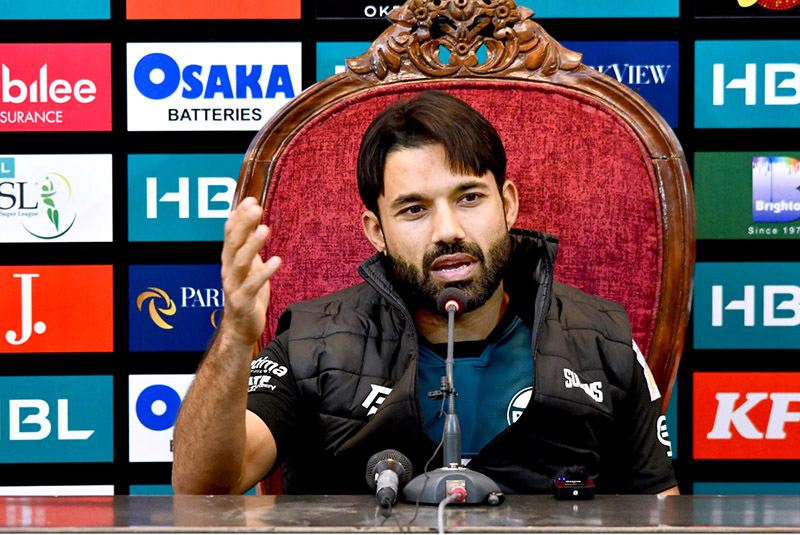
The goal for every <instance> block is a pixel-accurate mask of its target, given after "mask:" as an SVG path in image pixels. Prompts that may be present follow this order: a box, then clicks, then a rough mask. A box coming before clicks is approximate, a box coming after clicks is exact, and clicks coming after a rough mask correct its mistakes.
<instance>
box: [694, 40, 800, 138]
mask: <svg viewBox="0 0 800 535" xmlns="http://www.w3.org/2000/svg"><path fill="white" fill-rule="evenodd" d="M798 57H800V41H697V42H696V43H695V80H696V82H695V83H696V87H695V126H696V127H698V128H794V127H795V126H796V125H797V124H798V122H800V63H798V62H797V58H798Z"/></svg>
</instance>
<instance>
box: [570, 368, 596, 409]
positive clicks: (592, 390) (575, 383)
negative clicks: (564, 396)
mask: <svg viewBox="0 0 800 535" xmlns="http://www.w3.org/2000/svg"><path fill="white" fill-rule="evenodd" d="M564 379H566V381H564V386H565V387H567V388H580V389H581V390H583V391H584V392H585V393H586V395H587V396H589V397H590V398H592V399H593V400H595V401H597V402H598V403H602V402H603V391H602V388H603V383H601V382H600V381H594V382H592V383H585V382H583V381H581V379H580V377H578V374H577V373H575V372H574V371H572V370H570V369H569V368H564Z"/></svg>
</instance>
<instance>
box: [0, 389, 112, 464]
mask: <svg viewBox="0 0 800 535" xmlns="http://www.w3.org/2000/svg"><path fill="white" fill-rule="evenodd" d="M112 398H113V386H112V377H110V376H93V377H92V376H80V377H77V376H57V377H56V376H41V377H0V424H2V425H0V462H7V463H32V462H107V461H112V460H113V444H112V436H113V424H112V421H113V420H112V417H113V416H112V406H113V404H112V403H111V401H112Z"/></svg>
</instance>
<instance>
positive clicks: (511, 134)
mask: <svg viewBox="0 0 800 535" xmlns="http://www.w3.org/2000/svg"><path fill="white" fill-rule="evenodd" d="M532 15H533V12H532V11H531V10H529V9H527V8H524V7H520V6H516V5H515V4H514V2H513V1H512V0H409V1H408V2H406V4H405V5H403V6H401V7H399V8H396V9H395V10H394V11H392V12H391V14H390V19H391V21H392V25H391V26H390V27H389V28H388V29H386V31H384V33H383V34H382V35H381V36H380V37H378V39H377V40H375V42H374V43H373V44H372V46H371V47H370V48H369V50H368V51H367V52H366V53H365V54H363V55H362V56H359V57H357V58H351V59H348V60H347V69H346V71H345V72H343V73H340V74H337V75H335V76H332V77H330V78H328V79H325V80H323V81H321V82H319V83H317V84H315V85H313V86H312V87H310V88H308V89H307V90H306V91H304V92H303V93H302V94H300V95H299V96H297V97H296V98H295V99H294V100H292V101H291V102H290V103H289V104H288V105H287V106H285V107H284V108H283V109H282V110H281V111H280V112H279V113H277V114H276V115H275V116H274V117H273V118H272V119H271V120H270V121H269V122H268V123H267V124H266V125H265V126H264V127H263V128H262V129H261V130H260V131H259V133H258V134H257V135H256V137H255V139H254V140H253V142H252V144H251V145H250V148H249V150H248V152H247V155H246V158H245V161H244V164H243V166H242V171H241V175H240V178H239V183H238V187H237V191H236V198H235V202H238V201H239V199H241V198H243V197H245V196H254V197H256V198H258V199H260V200H261V203H262V205H263V206H264V222H265V223H266V224H267V225H269V227H270V228H271V229H272V236H271V238H270V240H269V243H268V250H265V251H263V255H264V257H265V258H266V257H267V256H269V255H279V256H281V257H282V258H283V260H284V264H283V266H282V268H281V271H280V273H279V274H278V275H277V276H276V277H275V279H274V280H273V286H272V296H273V297H272V301H271V303H270V307H269V311H268V314H267V330H266V332H265V333H264V336H263V340H262V342H263V343H267V342H268V341H269V339H270V337H271V334H272V333H274V329H275V326H276V322H277V318H278V315H279V314H280V312H281V311H282V310H283V309H284V308H285V307H286V306H287V305H288V304H289V303H291V302H294V301H297V300H302V299H308V298H312V297H315V296H318V295H322V294H324V293H327V292H330V291H332V290H336V289H340V288H343V287H346V286H348V285H352V284H355V283H357V282H360V278H359V276H358V274H357V267H358V264H359V263H360V262H361V261H362V260H364V259H365V258H367V257H368V256H370V255H371V254H372V253H373V252H374V251H373V250H372V248H371V246H370V245H369V243H368V242H367V240H366V238H364V236H363V234H362V230H361V223H360V215H361V212H362V211H363V209H364V208H363V206H362V203H361V201H360V198H359V196H358V191H357V185H356V156H357V154H358V147H359V143H360V140H361V136H362V134H363V132H364V130H365V129H366V127H367V125H368V124H369V123H370V122H371V120H372V119H373V117H374V116H375V115H376V114H377V113H378V112H379V111H380V110H382V109H383V108H385V107H386V106H387V105H388V104H390V103H391V102H393V101H395V100H397V99H402V98H408V97H410V96H411V95H413V94H415V93H417V92H419V91H423V90H427V89H441V90H444V91H448V92H450V93H452V94H453V95H455V96H457V97H459V98H461V99H463V100H465V101H466V102H468V103H470V104H471V105H472V106H473V107H475V108H476V109H477V110H478V111H479V112H480V113H482V114H483V115H484V116H485V117H487V118H488V119H489V121H491V122H492V123H493V124H494V125H495V127H496V129H497V131H498V132H499V134H500V136H501V138H502V139H503V142H504V144H505V147H506V152H507V154H508V178H509V179H511V180H513V181H514V182H516V184H517V185H518V187H519V190H520V193H521V200H520V205H521V214H520V217H519V219H518V222H517V225H518V226H520V227H523V228H533V229H536V230H541V231H544V232H548V233H550V234H554V235H556V236H558V237H559V238H560V246H559V253H558V259H557V262H556V278H557V279H559V280H561V281H563V282H566V283H569V284H572V285H574V286H577V287H579V288H581V289H583V290H585V291H587V292H589V293H591V294H595V295H599V296H601V297H605V298H607V299H611V300H614V301H618V302H621V303H623V304H624V305H625V307H626V309H627V311H628V314H629V317H630V320H631V325H632V328H633V333H634V339H635V340H636V341H637V343H638V345H639V346H640V347H641V348H642V351H643V352H644V354H645V355H646V358H647V360H648V362H649V364H650V367H651V369H652V371H653V374H654V376H655V378H656V382H657V384H658V387H659V389H660V391H661V393H662V396H663V398H662V399H663V405H664V408H666V404H667V401H668V399H669V396H670V392H671V390H672V385H673V382H674V380H675V375H676V372H677V366H678V361H679V360H680V356H681V351H682V347H683V341H684V335H685V331H686V326H687V322H688V316H689V308H690V295H691V290H692V280H693V272H694V259H695V251H694V247H695V219H694V201H693V196H692V187H691V182H690V177H689V171H688V167H687V164H686V160H685V157H684V154H683V151H682V149H681V147H680V144H679V143H678V141H677V139H676V137H675V135H674V133H673V132H672V130H671V129H670V127H669V126H668V125H667V123H666V122H665V121H664V120H663V119H662V118H661V117H660V116H659V114H658V113H657V112H656V111H655V110H654V109H653V108H652V107H651V106H650V105H649V104H647V102H645V101H644V100H642V99H641V98H640V97H639V96H638V95H637V94H636V93H635V92H633V91H631V90H630V89H628V88H627V87H626V86H624V85H623V84H621V83H619V82H617V81H616V80H614V79H612V78H610V77H608V76H606V75H603V74H600V73H598V72H597V71H595V70H593V69H591V68H589V67H587V66H585V65H583V64H582V63H581V55H580V54H578V53H576V52H572V51H569V50H567V49H565V48H564V47H562V46H561V45H560V44H559V43H557V42H556V41H555V40H554V39H553V38H551V37H550V36H549V35H548V34H547V33H546V32H545V31H544V30H543V29H542V28H541V26H539V24H537V23H536V22H534V21H533V20H532V19H531V17H532ZM445 50H446V52H445ZM445 54H447V55H449V59H448V60H447V61H442V59H443V58H444V56H445ZM484 54H485V58H486V59H485V61H481V60H480V59H479V57H484Z"/></svg>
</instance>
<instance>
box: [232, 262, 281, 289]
mask: <svg viewBox="0 0 800 535" xmlns="http://www.w3.org/2000/svg"><path fill="white" fill-rule="evenodd" d="M280 267H281V259H280V258H279V257H277V256H273V257H271V258H270V259H269V260H267V261H266V262H262V261H261V257H259V256H256V257H255V258H253V260H252V263H251V267H250V272H249V274H248V277H247V278H246V279H245V280H244V282H243V283H242V286H241V288H242V291H243V292H244V293H245V294H247V295H255V294H257V293H259V292H260V291H261V290H262V289H264V288H265V285H266V283H267V281H269V280H270V279H271V278H272V277H273V275H275V273H276V272H277V271H278V268H280Z"/></svg>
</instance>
